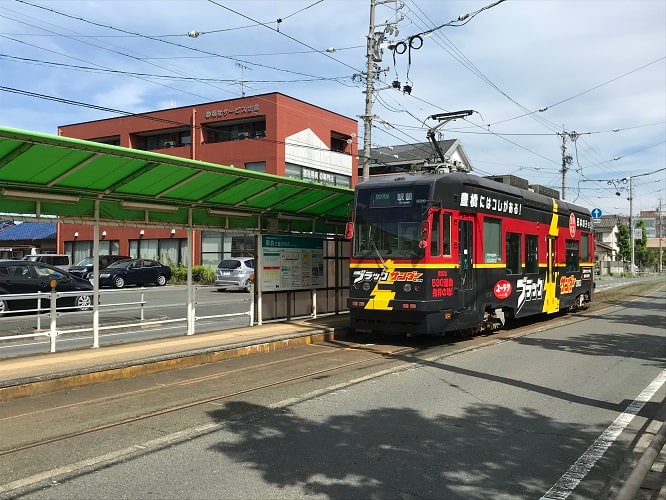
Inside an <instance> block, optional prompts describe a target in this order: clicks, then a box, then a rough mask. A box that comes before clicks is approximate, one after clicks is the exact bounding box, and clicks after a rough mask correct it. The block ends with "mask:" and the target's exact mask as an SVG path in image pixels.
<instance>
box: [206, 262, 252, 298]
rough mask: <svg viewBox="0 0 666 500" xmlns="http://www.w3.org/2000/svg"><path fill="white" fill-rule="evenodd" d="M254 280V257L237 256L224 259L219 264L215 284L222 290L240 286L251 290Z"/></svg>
mask: <svg viewBox="0 0 666 500" xmlns="http://www.w3.org/2000/svg"><path fill="white" fill-rule="evenodd" d="M253 282H254V258H252V257H236V258H233V259H224V260H222V261H221V262H220V263H219V264H218V265H217V269H216V270H215V281H214V282H213V285H214V286H215V287H216V288H217V289H218V291H220V292H221V291H223V290H227V289H228V288H240V289H242V290H245V291H249V289H250V285H251V284H252V283H253Z"/></svg>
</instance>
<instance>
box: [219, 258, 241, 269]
mask: <svg viewBox="0 0 666 500" xmlns="http://www.w3.org/2000/svg"><path fill="white" fill-rule="evenodd" d="M217 267H219V268H220V269H238V268H239V267H241V262H240V260H236V259H228V260H223V261H222V262H220V263H219V264H218V266H217Z"/></svg>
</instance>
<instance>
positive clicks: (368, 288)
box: [363, 281, 370, 292]
mask: <svg viewBox="0 0 666 500" xmlns="http://www.w3.org/2000/svg"><path fill="white" fill-rule="evenodd" d="M363 290H365V291H366V292H367V291H368V290H370V283H369V282H368V281H364V282H363Z"/></svg>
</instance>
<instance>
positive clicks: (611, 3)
mask: <svg viewBox="0 0 666 500" xmlns="http://www.w3.org/2000/svg"><path fill="white" fill-rule="evenodd" d="M377 3H378V5H377V6H376V8H375V29H374V31H375V32H385V33H384V44H383V45H382V47H383V48H382V51H381V55H380V57H381V61H378V62H377V63H376V64H377V67H378V69H379V71H378V79H377V80H376V81H375V82H374V88H375V90H376V91H375V92H374V94H373V101H372V115H373V120H372V123H373V128H372V133H371V136H370V142H371V144H372V145H373V147H380V146H381V147H386V146H394V145H399V144H411V143H418V142H426V141H427V138H426V133H427V130H428V128H430V127H433V126H435V125H437V124H438V122H437V121H436V120H432V119H429V117H430V116H431V115H433V114H437V113H443V112H452V111H459V110H473V113H472V114H471V115H470V116H468V117H465V118H461V119H457V120H454V121H450V122H448V123H446V124H445V125H443V126H442V127H440V128H439V129H438V137H440V138H442V139H458V140H459V141H460V143H461V144H462V147H463V149H464V151H465V153H466V154H467V156H468V157H469V159H470V161H471V163H472V166H473V169H474V173H476V174H478V175H507V174H511V175H515V176H518V177H521V178H524V179H527V180H528V181H529V182H530V183H532V184H542V185H545V186H549V187H551V188H554V189H557V190H558V191H562V182H563V179H562V178H563V176H562V161H563V160H562V158H563V151H562V145H563V143H564V146H565V148H566V151H565V155H566V156H570V157H571V159H570V163H567V168H566V175H565V183H566V191H565V199H566V200H567V201H572V202H575V203H577V204H579V205H583V206H585V207H588V208H590V209H592V208H599V209H601V211H602V212H603V213H604V214H623V215H629V212H630V208H631V211H632V212H633V214H634V215H638V214H639V212H640V211H641V210H655V209H657V208H658V206H659V204H660V200H661V203H662V205H663V209H666V170H665V169H666V1H664V0H627V1H625V0H504V1H502V0H500V1H499V2H498V1H497V0H446V1H445V0H377ZM370 12H371V8H370V0H279V1H275V0H269V1H263V0H48V1H44V0H0V126H5V127H12V128H18V129H24V130H28V131H34V132H42V133H49V134H56V133H57V127H58V126H59V125H66V124H72V123H79V122H85V121H90V120H98V119H102V118H109V117H116V116H122V115H124V114H128V113H143V112H148V111H154V110H159V109H164V108H169V107H180V106H188V105H193V104H200V103H206V102H211V101H218V100H225V99H233V98H238V97H241V96H243V95H245V96H248V97H249V96H252V95H256V94H265V93H270V92H281V93H283V94H286V95H289V96H291V97H294V98H297V99H300V100H303V101H306V102H309V103H311V104H314V105H317V106H320V107H322V108H325V109H328V110H331V111H334V112H336V113H339V114H342V115H344V116H347V117H350V118H354V119H357V120H358V122H359V131H358V136H357V140H358V145H359V150H362V149H363V143H364V137H363V121H362V119H361V118H360V117H361V116H363V115H364V114H365V94H364V91H365V88H366V81H365V76H364V74H365V72H366V64H367V58H366V46H367V38H368V34H369V26H370ZM410 40H411V43H410ZM401 42H402V43H401ZM410 46H411V48H410ZM392 47H396V48H397V50H395V51H394V50H392ZM403 48H404V50H402V49H403ZM400 52H402V53H400ZM394 81H397V82H399V88H394V87H393V82H394ZM405 85H408V86H410V87H411V92H405V90H404V86H405ZM630 186H631V191H630V189H629V188H630ZM618 193H619V195H618ZM631 194H632V195H633V196H631ZM630 198H631V202H630ZM630 205H631V207H630Z"/></svg>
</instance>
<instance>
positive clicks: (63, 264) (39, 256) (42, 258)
mask: <svg viewBox="0 0 666 500" xmlns="http://www.w3.org/2000/svg"><path fill="white" fill-rule="evenodd" d="M21 260H30V261H32V262H43V263H44V264H50V265H52V266H55V267H59V268H60V269H62V270H64V271H68V270H69V267H70V266H71V265H72V259H71V258H70V256H69V255H65V254H61V253H36V254H31V255H26V256H24V257H23V259H21Z"/></svg>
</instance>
